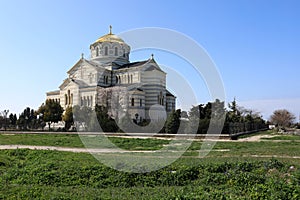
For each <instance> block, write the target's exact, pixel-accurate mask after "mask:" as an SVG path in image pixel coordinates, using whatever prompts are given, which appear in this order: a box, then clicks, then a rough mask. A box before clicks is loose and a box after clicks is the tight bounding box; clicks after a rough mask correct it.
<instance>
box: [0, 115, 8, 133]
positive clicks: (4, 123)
mask: <svg viewBox="0 0 300 200" xmlns="http://www.w3.org/2000/svg"><path fill="white" fill-rule="evenodd" d="M8 113H9V110H4V111H1V113H0V116H2V119H3V122H2V126H3V127H4V130H5V131H6V128H7V125H8V118H7V115H8Z"/></svg>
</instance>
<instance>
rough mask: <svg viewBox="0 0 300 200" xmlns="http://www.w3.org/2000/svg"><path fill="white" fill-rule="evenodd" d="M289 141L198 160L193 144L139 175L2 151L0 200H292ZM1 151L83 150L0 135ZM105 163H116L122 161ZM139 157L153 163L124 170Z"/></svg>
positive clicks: (146, 145)
mask: <svg viewBox="0 0 300 200" xmlns="http://www.w3.org/2000/svg"><path fill="white" fill-rule="evenodd" d="M261 134H265V133H264V132H263V133H261ZM280 137H285V138H287V137H289V138H290V137H295V136H289V135H288V136H280ZM281 139H282V138H281ZM281 139H280V140H281ZM83 140H84V141H85V142H89V143H90V144H91V145H97V144H98V143H99V142H100V143H101V141H103V140H104V138H103V137H100V136H92V137H90V136H84V139H83ZM109 140H110V141H112V142H113V143H114V144H115V145H117V146H118V147H119V148H123V149H128V150H158V149H160V148H162V147H163V145H167V144H169V142H170V141H169V140H160V139H130V138H116V137H109ZM289 140H290V139H289ZM293 140H295V141H293ZM293 140H291V141H289V142H285V141H282V142H281V141H277V142H274V141H269V140H265V141H261V142H239V141H227V142H217V143H216V145H215V146H214V148H213V150H222V149H223V150H224V149H228V150H229V151H224V152H219V151H211V152H210V153H209V154H208V155H207V156H206V157H204V158H199V157H198V155H199V150H200V149H201V145H202V144H203V143H202V142H201V141H194V142H193V143H192V145H191V146H190V148H189V149H188V151H187V152H185V153H184V154H183V156H182V157H181V158H179V159H178V160H176V161H175V162H174V163H172V164H170V165H168V166H166V167H164V168H162V169H159V170H157V171H153V172H149V173H141V174H135V173H126V172H120V171H117V170H114V169H111V168H109V167H107V166H105V165H104V164H101V163H100V162H99V161H98V160H96V159H95V158H94V157H93V156H92V155H91V154H87V153H71V152H59V151H44V150H39V151H37V150H26V149H16V150H1V151H0V184H1V187H0V199H225V198H226V199H299V197H300V159H298V158H292V156H300V148H299V147H300V143H299V142H297V141H296V139H293ZM181 142H182V141H180V140H177V141H175V144H176V145H174V146H168V148H169V149H172V150H176V149H178V148H179V147H180V146H177V145H178V144H180V143H181ZM0 144H26V145H45V146H65V147H83V146H84V145H83V144H82V140H81V139H80V137H79V136H78V135H59V134H45V135H34V134H28V135H27V134H26V135H25V134H24V135H0ZM108 147H109V145H108ZM105 155H107V158H109V159H115V160H116V161H117V162H116V163H118V162H121V159H118V158H121V156H126V154H123V153H109V154H108V153H107V154H105ZM143 155H148V156H152V154H151V153H147V154H144V153H139V154H137V155H132V154H130V155H129V156H130V158H131V160H130V161H132V162H133V163H132V164H133V166H128V167H129V168H130V167H139V166H136V164H135V163H134V162H136V161H135V158H138V157H139V156H143ZM153 155H154V153H153ZM253 155H258V156H260V155H261V156H264V155H270V156H272V155H274V157H275V156H282V157H278V158H275V159H274V158H264V157H253ZM161 159H164V158H161ZM119 164H120V163H119ZM121 164H122V163H121ZM291 165H293V166H294V169H293V170H290V166H291ZM115 167H116V166H115Z"/></svg>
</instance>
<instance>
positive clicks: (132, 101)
mask: <svg viewBox="0 0 300 200" xmlns="http://www.w3.org/2000/svg"><path fill="white" fill-rule="evenodd" d="M131 106H134V98H131Z"/></svg>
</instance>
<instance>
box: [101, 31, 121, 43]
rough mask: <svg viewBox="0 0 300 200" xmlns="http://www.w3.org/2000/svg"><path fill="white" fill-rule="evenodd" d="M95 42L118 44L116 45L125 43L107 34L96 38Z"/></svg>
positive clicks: (113, 35)
mask: <svg viewBox="0 0 300 200" xmlns="http://www.w3.org/2000/svg"><path fill="white" fill-rule="evenodd" d="M96 42H118V43H125V42H124V40H122V39H121V38H120V37H118V36H116V35H115V34H112V33H109V34H106V35H104V36H102V37H100V38H98V40H96V41H95V43H96Z"/></svg>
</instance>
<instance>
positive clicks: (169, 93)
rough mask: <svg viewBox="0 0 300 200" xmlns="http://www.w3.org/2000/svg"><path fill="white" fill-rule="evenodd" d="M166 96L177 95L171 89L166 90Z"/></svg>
mask: <svg viewBox="0 0 300 200" xmlns="http://www.w3.org/2000/svg"><path fill="white" fill-rule="evenodd" d="M166 96H171V97H175V96H174V95H173V94H172V93H171V92H170V91H169V90H166ZM175 98H176V97H175Z"/></svg>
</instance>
